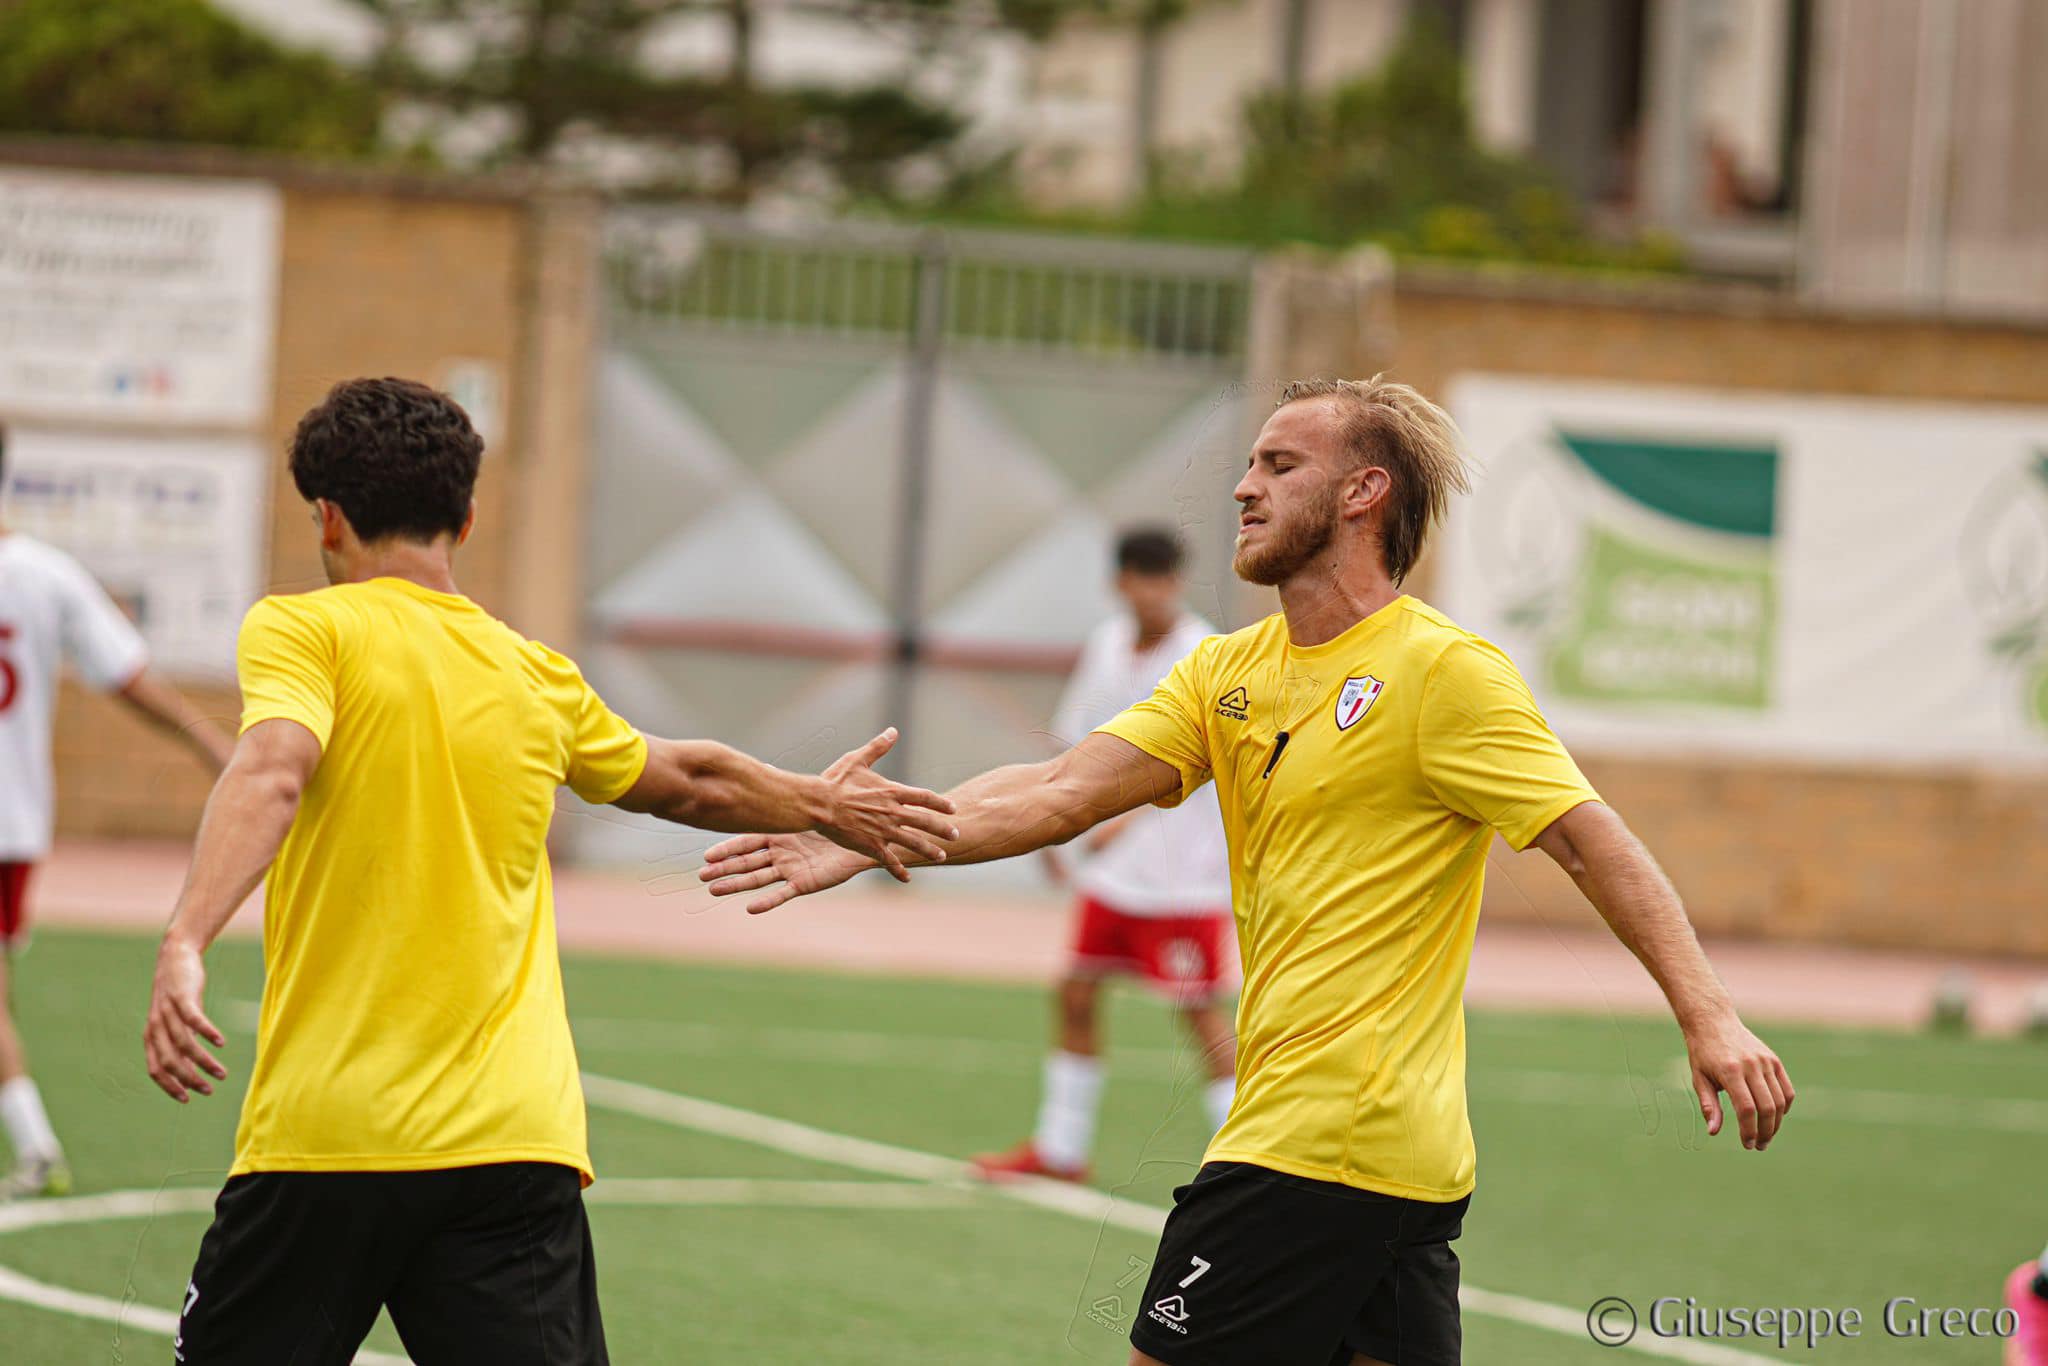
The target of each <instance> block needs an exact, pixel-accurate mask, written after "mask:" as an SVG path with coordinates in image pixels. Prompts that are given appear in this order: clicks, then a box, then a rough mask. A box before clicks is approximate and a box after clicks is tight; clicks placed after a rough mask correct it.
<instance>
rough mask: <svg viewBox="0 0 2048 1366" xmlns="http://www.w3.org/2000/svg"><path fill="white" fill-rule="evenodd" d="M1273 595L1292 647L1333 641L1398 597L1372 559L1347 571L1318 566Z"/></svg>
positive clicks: (1305, 570) (1308, 568) (1307, 568)
mask: <svg viewBox="0 0 2048 1366" xmlns="http://www.w3.org/2000/svg"><path fill="white" fill-rule="evenodd" d="M1279 590H1280V611H1281V612H1282V614H1284V615H1285V616H1286V618H1287V638H1288V640H1289V641H1291V642H1292V643H1294V644H1296V645H1321V644H1323V643H1324V642H1325V641H1331V640H1335V639H1336V638H1337V637H1338V636H1341V635H1343V634H1344V633H1345V632H1346V631H1348V630H1350V629H1351V628H1352V627H1354V626H1356V625H1357V624H1358V623H1359V622H1361V621H1364V620H1365V619H1366V618H1367V617H1369V616H1371V615H1372V614H1373V613H1375V612H1377V611H1379V610H1380V609H1381V608H1382V607H1385V606H1386V605H1387V604H1388V603H1390V602H1392V601H1393V600H1394V599H1396V598H1398V597H1400V596H1401V589H1400V587H1399V586H1398V585H1396V584H1395V583H1394V581H1393V580H1392V579H1391V578H1389V577H1387V571H1386V569H1385V567H1384V566H1382V565H1381V564H1379V563H1378V560H1377V557H1374V559H1373V560H1372V561H1370V562H1361V563H1357V564H1352V565H1332V564H1324V563H1322V562H1320V561H1318V562H1317V563H1315V564H1310V565H1308V566H1305V567H1304V568H1303V569H1302V571H1301V572H1300V573H1298V574H1296V575H1294V576H1293V577H1292V578H1290V579H1288V580H1287V582H1285V583H1283V584H1281V585H1279Z"/></svg>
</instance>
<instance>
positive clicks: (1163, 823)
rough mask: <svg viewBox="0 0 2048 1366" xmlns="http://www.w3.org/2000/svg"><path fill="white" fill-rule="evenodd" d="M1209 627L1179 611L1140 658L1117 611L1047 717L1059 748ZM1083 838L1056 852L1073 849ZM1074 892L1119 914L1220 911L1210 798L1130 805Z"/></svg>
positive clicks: (1139, 690) (1145, 686) (1216, 833)
mask: <svg viewBox="0 0 2048 1366" xmlns="http://www.w3.org/2000/svg"><path fill="white" fill-rule="evenodd" d="M1215 634H1216V628H1215V627H1213V626H1211V625H1210V624H1209V623H1208V622H1206V621H1204V620H1202V619H1201V618H1200V617H1198V616H1196V615H1194V614H1193V613H1191V612H1190V613H1185V614H1183V615H1182V617H1181V619H1180V621H1179V622H1177V623H1176V624H1175V625H1174V628H1173V630H1171V631H1169V632H1168V633H1167V634H1166V636H1165V637H1164V638H1163V639H1162V640H1161V641H1160V642H1159V643H1158V644H1157V645H1155V646H1153V647H1152V648H1151V649H1150V650H1145V651H1142V652H1140V651H1139V650H1138V648H1137V643H1138V642H1137V636H1138V628H1137V623H1136V622H1135V621H1133V620H1132V618H1131V617H1130V615H1129V614H1128V613H1119V614H1118V615H1117V616H1114V617H1112V618H1110V619H1109V620H1108V621H1105V622H1103V623H1102V624H1101V625H1100V626H1098V627H1096V628H1095V630H1094V631H1092V632H1091V633H1089V636H1088V643H1087V644H1086V645H1085V646H1083V647H1082V649H1081V659H1080V662H1079V663H1078V664H1076V665H1075V666H1074V673H1073V677H1071V678H1069V679H1068V680H1067V690H1066V692H1065V693H1064V694H1063V695H1062V696H1061V698H1060V707H1059V711H1058V712H1057V713H1056V714H1055V715H1054V718H1053V723H1052V731H1053V734H1054V735H1056V736H1057V737H1059V739H1060V740H1061V741H1062V742H1064V743H1066V744H1069V745H1072V744H1078V743H1080V741H1081V739H1082V738H1083V737H1084V736H1086V735H1087V734H1088V732H1089V731H1091V730H1094V729H1095V728H1096V727H1097V726H1099V725H1101V724H1102V723H1103V722H1105V721H1108V720H1110V719H1111V718H1113V717H1115V716H1116V715H1117V714H1118V713H1120V712H1122V711H1123V710H1124V708H1126V707H1128V706H1130V705H1131V704H1132V703H1134V702H1138V701H1140V700H1142V699H1144V698H1147V697H1150V696H1151V695H1152V690H1153V688H1155V687H1157V686H1158V684H1159V680H1160V679H1162V678H1164V677H1166V674H1167V671H1168V670H1170V669H1172V668H1173V666H1174V665H1176V664H1178V663H1180V661H1181V660H1182V658H1184V657H1185V656H1186V655H1187V653H1188V652H1189V651H1190V650H1192V649H1194V648H1195V646H1196V644H1197V643H1199V642H1200V641H1202V640H1203V639H1205V638H1206V637H1209V636H1213V635H1215ZM1086 842H1087V837H1086V836H1083V837H1082V838H1081V839H1078V840H1076V841H1074V842H1073V843H1072V844H1069V845H1067V846H1066V848H1067V850H1068V851H1070V852H1071V851H1078V850H1079V849H1080V848H1081V847H1082V846H1083V845H1084V844H1085V843H1086ZM1074 885H1075V888H1076V890H1078V891H1080V892H1081V893H1082V894H1083V895H1086V896H1091V897H1094V898H1095V899H1096V900H1097V901H1100V902H1102V903H1103V904H1104V905H1106V906H1109V907H1111V908H1113V909H1115V910H1118V911H1122V912H1123V913H1124V914H1126V915H1143V916H1159V915H1196V914H1200V913H1203V912H1208V911H1217V912H1222V911H1228V910H1229V909H1230V851H1229V847H1228V846H1227V845H1226V844H1225V842H1224V838H1223V817H1222V815H1221V813H1220V812H1219V811H1218V809H1217V806H1216V798H1215V796H1214V795H1213V794H1211V793H1208V792H1202V793H1198V794H1196V795H1195V796H1194V797H1192V798H1190V799H1189V800H1187V801H1185V802H1182V803H1181V804H1180V805H1179V806H1175V807H1171V808H1165V809H1162V808H1160V807H1156V806H1143V807H1139V808H1138V809H1137V810H1136V811H1135V812H1133V813H1132V814H1131V821H1130V824H1129V825H1128V826H1126V827H1125V828H1124V829H1123V831H1122V832H1121V833H1120V834H1118V835H1117V837H1116V838H1115V839H1113V840H1112V841H1110V844H1109V847H1108V848H1106V849H1104V850H1103V851H1102V852H1101V853H1099V854H1096V855H1094V856H1093V857H1091V858H1089V859H1088V860H1087V861H1086V862H1085V863H1083V864H1082V865H1081V868H1080V871H1079V872H1078V873H1077V874H1076V875H1075V878H1074Z"/></svg>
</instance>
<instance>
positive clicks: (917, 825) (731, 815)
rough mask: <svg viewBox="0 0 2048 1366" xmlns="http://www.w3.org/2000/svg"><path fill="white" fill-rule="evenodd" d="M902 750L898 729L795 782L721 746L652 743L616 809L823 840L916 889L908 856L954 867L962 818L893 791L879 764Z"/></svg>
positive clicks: (912, 791) (913, 793)
mask: <svg viewBox="0 0 2048 1366" xmlns="http://www.w3.org/2000/svg"><path fill="white" fill-rule="evenodd" d="M895 743H896V728H895V727H894V726H891V727H890V728H889V729H887V730H885V731H883V732H882V733H881V734H880V735H877V736H876V737H875V738H874V739H872V740H870V741H868V742H867V743H866V744H865V745H862V746H861V747H860V748H859V749H856V750H853V751H851V752H850V753H847V754H844V755H841V756H840V758H839V759H838V761H837V762H835V763H834V764H833V765H832V766H831V767H830V768H828V769H826V770H825V771H824V772H823V773H818V774H811V773H790V772H787V771H785V770H783V769H779V768H777V767H775V766H774V765H773V764H765V763H762V762H761V761H760V760H759V759H755V758H753V757H751V756H749V755H746V754H742V753H740V751H738V750H736V749H733V748H731V747H729V746H727V745H721V744H718V743H716V742H715V741H711V740H661V739H656V738H654V737H651V736H650V737H649V738H648V741H647V766H646V767H645V768H644V769H642V770H641V773H640V777H639V780H638V781H636V782H635V783H634V784H633V786H631V787H630V788H627V789H626V791H625V792H624V793H623V794H622V795H621V796H619V797H618V798H617V799H616V800H615V801H614V802H613V805H615V806H619V807H623V808H624V809H626V810H628V811H641V812H646V813H648V814H650V815H655V816H659V817H661V818H662V819H663V820H669V821H674V822H676V823H677V824H679V825H693V826H696V827H697V828H698V829H700V830H726V831H731V830H758V831H763V832H768V833H777V832H780V833H792V832H797V831H814V832H816V833H817V834H818V835H820V836H822V837H823V838H825V839H827V840H830V841H831V842H832V843H834V844H837V845H842V846H844V847H845V848H846V849H848V850H852V851H855V852H857V853H858V854H860V855H861V856H862V857H863V859H864V860H866V859H873V860H875V861H877V862H879V863H881V864H882V866H884V867H886V868H888V869H889V871H890V873H891V874H892V875H894V876H896V877H898V878H902V879H904V880H906V881H907V880H908V879H909V877H910V874H909V873H908V872H907V871H906V870H905V869H904V867H903V862H902V852H901V851H902V850H908V851H910V852H911V853H912V854H914V855H916V856H918V857H920V858H922V859H924V860H928V861H931V862H938V861H940V860H942V859H944V858H945V857H946V850H945V846H944V845H942V844H941V843H940V840H942V839H945V838H948V837H950V836H951V835H953V834H954V833H955V832H954V825H953V822H952V821H950V820H948V819H947V816H948V814H950V813H951V811H952V810H953V806H952V803H950V802H948V801H947V800H946V799H945V798H944V797H941V796H940V795H939V794H938V793H936V792H928V791H926V790H925V789H924V788H921V787H909V786H906V785H905V784H903V783H896V782H891V781H889V780H888V779H887V778H884V777H883V776H881V775H880V774H879V773H876V772H875V771H874V764H875V761H876V760H878V759H880V758H881V757H882V756H883V755H884V754H887V753H888V752H889V749H890V747H891V746H893V745H894V744H895Z"/></svg>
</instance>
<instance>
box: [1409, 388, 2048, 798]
mask: <svg viewBox="0 0 2048 1366" xmlns="http://www.w3.org/2000/svg"><path fill="white" fill-rule="evenodd" d="M1450 407H1451V410H1452V412H1453V414H1454V415H1455V416H1456V417H1457V419H1458V422H1459V424H1460V426H1461V427H1462V428H1463V429H1464V432H1465V435H1466V438H1467V440H1468V442H1469V443H1470V447H1471V450H1472V453H1473V455H1474V456H1475V458H1476V459H1477V461H1478V463H1479V465H1480V467H1481V468H1480V473H1479V476H1478V480H1477V486H1476V487H1475V489H1474V491H1473V494H1472V496H1471V497H1469V498H1467V499H1463V500H1460V502H1459V503H1458V504H1457V505H1456V506H1455V507H1454V509H1453V511H1452V514H1451V518H1450V521H1449V523H1448V524H1447V526H1446V527H1445V531H1444V545H1443V549H1442V554H1441V557H1440V559H1439V562H1438V564H1439V578H1438V582H1437V589H1436V592H1435V594H1434V596H1435V598H1436V599H1437V601H1438V602H1439V603H1440V604H1441V605H1442V607H1443V608H1444V610H1445V611H1446V612H1447V613H1449V614H1450V616H1451V617H1452V618H1453V619H1454V620H1456V621H1457V622H1458V623H1459V624H1460V625H1462V626H1464V627H1466V628H1467V629H1469V630H1473V631H1476V632H1478V633H1479V634H1480V635H1482V636H1485V637H1487V638H1489V639H1491V640H1493V641H1495V642H1496V643H1498V644H1499V645H1500V646H1501V647H1502V648H1503V649H1505V650H1507V651H1508V652H1509V654H1510V655H1512V656H1513V657H1514V659H1515V660H1516V662H1517V663H1518V664H1519V665H1520V666H1521V668H1522V671H1523V673H1524V674H1525V675H1527V677H1528V679H1529V683H1530V686H1531V687H1532V688H1534V689H1535V691H1536V694H1537V696H1538V698H1539V699H1540V700H1541V701H1542V703H1543V705H1544V709H1545V711H1546V713H1547V714H1548V715H1549V716H1550V718H1551V720H1552V722H1553V724H1555V725H1556V727H1557V729H1558V731H1559V733H1560V734H1562V735H1564V736H1565V738H1566V739H1567V740H1569V741H1572V742H1574V743H1576V744H1580V745H1583V746H1584V747H1585V748H1587V749H1588V750H1597V749H1607V750H1609V751H1619V752H1631V753H1633V752H1643V751H1646V750H1657V751H1666V752H1670V751H1678V752H1687V751H1690V752H1700V751H1728V752H1741V753H1748V754H1757V755H1777V756H1785V757H1790V758H1802V759H1821V760H1830V761H1834V760H1838V761H1842V762H1853V763H1917V764H1925V763H1944V762H1965V763H1998V764H2016V765H2022V766H2028V767H2048V409H2023V408H1991V407H1984V406H1976V405H1961V404H1934V403H1920V404H1906V403H1892V402H1877V401H1863V400H1852V399H1836V398H1812V397H1804V396H1800V395H1792V394H1759V393H1735V392H1714V391H1707V390H1697V389H1660V388H1647V387H1639V386H1632V385H1609V384H1589V383H1580V382H1567V381H1551V380H1535V379H1530V378H1528V377H1514V378H1508V377H1499V376H1487V375H1471V376H1466V377H1463V378H1460V379H1459V380H1458V381H1456V382H1455V383H1454V385H1453V386H1452V389H1451V391H1450Z"/></svg>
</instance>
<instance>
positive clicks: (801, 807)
mask: <svg viewBox="0 0 2048 1366" xmlns="http://www.w3.org/2000/svg"><path fill="white" fill-rule="evenodd" d="M660 761H661V762H665V763H670V764H674V765H676V767H677V775H676V777H677V780H676V781H675V782H674V783H672V784H671V785H670V788H669V796H668V798H667V800H665V801H663V802H662V803H661V804H660V805H659V806H657V807H656V808H654V814H655V815H657V816H660V817H661V818H662V819H663V820H670V821H675V822H676V823H677V824H679V825H693V826H695V827H697V828H698V829H700V830H718V831H725V832H728V833H738V832H741V831H759V832H761V833H762V834H793V833H795V832H797V831H802V830H809V829H812V828H813V827H815V826H816V825H817V824H818V822H819V821H820V820H822V819H824V817H825V815H826V813H827V809H828V803H829V796H828V793H827V791H826V784H825V782H824V781H823V780H822V779H821V778H819V777H818V776H817V775H816V774H810V773H791V772H788V771H787V770H784V769H779V768H777V767H775V766H774V765H773V764H766V763H762V762H761V761H760V760H759V759H756V758H754V757H752V756H751V755H747V754H742V753H741V752H740V751H738V750H736V749H733V748H731V747H730V746H728V745H721V744H718V743H717V742H715V741H711V740H685V741H675V742H671V743H670V745H669V746H668V747H667V749H666V751H665V752H664V754H663V755H662V756H661V760H660Z"/></svg>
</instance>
